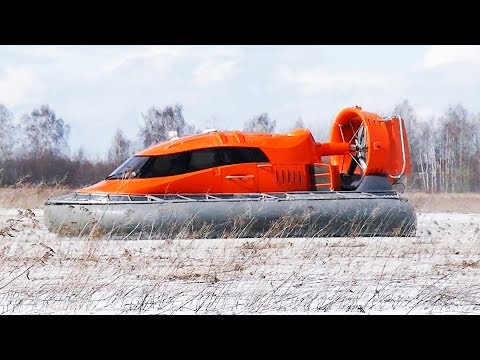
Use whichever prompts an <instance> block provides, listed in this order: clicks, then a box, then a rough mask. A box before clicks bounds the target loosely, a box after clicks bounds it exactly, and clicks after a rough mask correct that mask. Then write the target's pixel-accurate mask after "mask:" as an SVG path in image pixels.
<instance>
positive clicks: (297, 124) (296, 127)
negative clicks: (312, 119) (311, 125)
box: [291, 117, 305, 130]
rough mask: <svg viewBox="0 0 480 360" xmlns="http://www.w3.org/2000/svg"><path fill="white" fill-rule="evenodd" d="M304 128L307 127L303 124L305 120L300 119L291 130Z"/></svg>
mask: <svg viewBox="0 0 480 360" xmlns="http://www.w3.org/2000/svg"><path fill="white" fill-rule="evenodd" d="M304 127H305V124H304V123H303V119H302V118H301V117H299V118H298V119H297V121H295V123H294V124H293V127H292V128H291V130H295V129H303V128H304Z"/></svg>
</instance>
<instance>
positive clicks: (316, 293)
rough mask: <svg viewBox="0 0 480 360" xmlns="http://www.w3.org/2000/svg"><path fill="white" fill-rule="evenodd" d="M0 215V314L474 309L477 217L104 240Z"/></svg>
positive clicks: (479, 254) (478, 309)
mask: <svg viewBox="0 0 480 360" xmlns="http://www.w3.org/2000/svg"><path fill="white" fill-rule="evenodd" d="M42 217H43V210H42V209H40V208H39V209H33V210H26V209H14V208H0V314H479V313H480V214H478V213H471V214H460V213H419V214H418V230H417V236H416V237H411V238H394V237H385V238H313V239H312V238H310V239H303V238H290V239H272V238H261V239H214V240H205V239H203V240H202V239H198V240H188V239H187V240H186V239H178V240H142V239H130V240H106V239H97V238H94V237H92V238H66V237H59V236H56V235H54V234H51V233H49V232H48V231H47V230H46V229H45V226H44V224H43V218H42Z"/></svg>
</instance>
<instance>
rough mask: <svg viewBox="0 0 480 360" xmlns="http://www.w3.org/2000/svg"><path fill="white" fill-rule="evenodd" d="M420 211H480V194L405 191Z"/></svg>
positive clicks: (406, 195) (414, 206)
mask: <svg viewBox="0 0 480 360" xmlns="http://www.w3.org/2000/svg"><path fill="white" fill-rule="evenodd" d="M404 196H405V197H406V198H407V199H408V201H409V202H410V204H412V206H413V208H414V209H415V210H416V211H418V212H460V213H475V214H478V213H480V194H477V193H447V194H444V193H421V192H412V193H405V194H404Z"/></svg>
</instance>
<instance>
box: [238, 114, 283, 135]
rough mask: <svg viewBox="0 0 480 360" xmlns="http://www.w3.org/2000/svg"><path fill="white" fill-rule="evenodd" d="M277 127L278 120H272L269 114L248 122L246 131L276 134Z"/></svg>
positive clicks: (258, 116) (245, 127)
mask: <svg viewBox="0 0 480 360" xmlns="http://www.w3.org/2000/svg"><path fill="white" fill-rule="evenodd" d="M276 125H277V121H276V120H271V119H270V118H269V117H268V114H267V113H261V114H260V115H257V116H255V117H253V118H252V119H250V120H249V121H247V122H246V124H245V126H244V131H252V132H274V131H275V126H276Z"/></svg>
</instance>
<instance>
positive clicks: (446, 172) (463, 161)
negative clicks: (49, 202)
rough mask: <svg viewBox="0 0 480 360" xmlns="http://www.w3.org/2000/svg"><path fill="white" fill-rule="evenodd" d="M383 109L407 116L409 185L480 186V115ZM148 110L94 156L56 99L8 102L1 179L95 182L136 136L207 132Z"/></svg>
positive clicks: (405, 106) (173, 110)
mask: <svg viewBox="0 0 480 360" xmlns="http://www.w3.org/2000/svg"><path fill="white" fill-rule="evenodd" d="M382 115H384V116H387V115H400V116H401V117H402V118H403V119H404V120H405V126H406V129H407V134H408V139H409V143H410V153H411V160H412V173H411V174H409V175H408V176H407V177H406V179H405V180H404V183H405V185H406V188H407V191H425V192H478V191H480V181H479V175H480V114H473V113H469V112H468V111H467V109H465V107H464V106H463V105H461V104H457V105H450V106H448V108H447V110H446V111H445V113H443V114H439V115H435V116H432V117H431V118H429V119H423V118H420V117H419V116H418V115H417V113H416V111H415V109H414V108H413V106H412V105H411V104H410V102H409V101H408V100H403V101H402V102H401V103H399V104H397V105H396V106H395V107H394V108H393V109H392V112H391V113H390V114H382ZM141 116H142V119H143V123H142V124H141V125H140V128H139V131H138V135H137V139H129V138H127V137H126V136H125V134H124V132H123V131H122V129H117V130H116V132H115V134H113V136H112V138H111V141H110V147H109V149H108V151H107V153H106V154H103V156H100V157H98V158H96V159H89V158H87V157H86V156H85V153H84V151H83V149H82V148H80V149H79V150H78V151H76V152H75V153H73V154H71V152H70V146H69V136H70V126H69V124H68V123H67V122H66V121H64V120H63V119H62V118H61V117H59V116H57V114H56V113H55V111H54V110H53V109H52V108H51V107H50V106H49V105H42V106H40V107H39V108H37V109H34V110H32V112H31V113H27V114H24V115H22V116H21V117H20V121H19V122H18V124H16V123H15V122H14V116H13V114H12V113H11V112H10V111H9V110H8V109H7V108H6V107H5V106H4V105H2V104H0V134H1V136H0V186H12V185H16V184H17V185H18V184H32V183H34V184H38V183H43V184H45V185H57V184H61V185H66V186H72V187H81V186H84V185H88V184H93V183H95V182H97V181H99V180H100V179H103V178H105V177H106V176H107V175H108V174H110V173H111V172H112V171H113V170H114V169H115V168H116V167H118V166H119V165H120V164H121V163H123V162H124V161H125V160H126V159H127V158H129V157H130V156H132V155H133V153H135V152H136V151H138V150H140V149H136V148H134V145H133V144H134V141H133V140H136V143H138V144H142V148H146V147H148V146H151V145H154V144H156V143H159V142H162V141H165V140H168V139H169V133H170V132H171V131H176V132H177V134H178V136H182V135H187V134H192V133H197V132H199V131H198V130H197V129H196V128H195V126H194V125H193V124H189V123H188V122H187V121H186V120H185V119H184V117H183V111H182V106H181V105H179V104H176V105H168V106H166V107H165V108H160V107H158V106H152V107H150V108H149V109H148V110H147V111H146V112H145V113H142V114H141ZM300 127H304V124H303V121H302V120H301V119H300V118H299V119H297V120H296V121H292V124H291V126H290V127H289V128H290V129H295V128H300ZM275 128H276V121H275V120H273V119H271V118H270V117H269V115H268V113H262V114H259V115H257V116H254V117H252V118H251V119H246V121H245V123H244V127H243V130H246V131H268V132H273V131H275ZM312 130H313V129H312ZM316 140H317V141H328V139H327V138H325V139H316Z"/></svg>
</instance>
